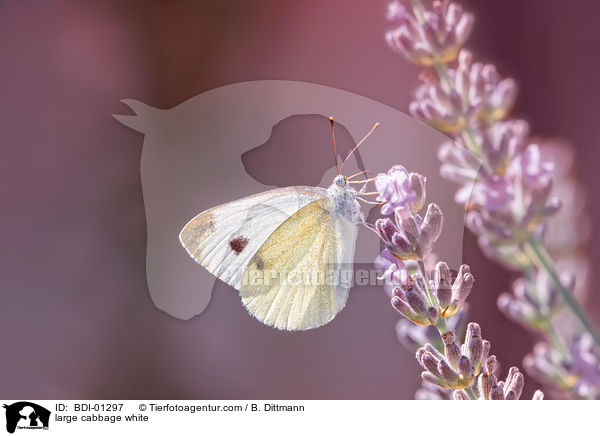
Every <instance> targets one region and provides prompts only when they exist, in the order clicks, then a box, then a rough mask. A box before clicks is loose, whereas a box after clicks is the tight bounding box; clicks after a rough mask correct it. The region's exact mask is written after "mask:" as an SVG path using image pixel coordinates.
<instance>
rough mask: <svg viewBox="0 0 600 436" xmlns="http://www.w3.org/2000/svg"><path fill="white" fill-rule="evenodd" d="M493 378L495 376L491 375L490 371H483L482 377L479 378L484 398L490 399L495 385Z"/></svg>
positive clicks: (480, 389)
mask: <svg viewBox="0 0 600 436" xmlns="http://www.w3.org/2000/svg"><path fill="white" fill-rule="evenodd" d="M493 378H494V377H493V376H491V377H490V374H489V373H488V372H484V373H482V374H481V377H480V378H479V392H480V393H481V397H482V398H483V399H484V400H487V399H489V397H490V392H491V391H492V389H493V388H494V387H495V382H494V380H493Z"/></svg>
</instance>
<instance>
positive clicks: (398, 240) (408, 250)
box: [391, 233, 415, 257]
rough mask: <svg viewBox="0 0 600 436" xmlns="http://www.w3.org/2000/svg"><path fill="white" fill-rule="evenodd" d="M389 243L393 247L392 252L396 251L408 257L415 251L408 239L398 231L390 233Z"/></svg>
mask: <svg viewBox="0 0 600 436" xmlns="http://www.w3.org/2000/svg"><path fill="white" fill-rule="evenodd" d="M391 244H392V246H393V248H394V252H397V253H398V254H399V255H400V256H406V257H409V256H410V255H411V254H413V253H414V251H415V249H414V248H413V246H412V245H411V243H410V242H409V241H408V239H406V238H405V237H404V236H403V235H401V234H400V233H394V235H392V240H391Z"/></svg>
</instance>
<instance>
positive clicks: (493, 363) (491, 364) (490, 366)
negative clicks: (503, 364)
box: [485, 354, 498, 374]
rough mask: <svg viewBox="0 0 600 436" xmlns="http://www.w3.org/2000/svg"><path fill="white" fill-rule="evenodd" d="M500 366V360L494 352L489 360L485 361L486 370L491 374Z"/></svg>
mask: <svg viewBox="0 0 600 436" xmlns="http://www.w3.org/2000/svg"><path fill="white" fill-rule="evenodd" d="M497 367H498V361H497V359H496V356H494V355H493V354H492V355H491V356H490V357H488V358H487V360H486V361H485V370H486V371H487V372H489V373H490V374H494V373H495V371H496V368H497Z"/></svg>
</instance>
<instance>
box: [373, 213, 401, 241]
mask: <svg viewBox="0 0 600 436" xmlns="http://www.w3.org/2000/svg"><path fill="white" fill-rule="evenodd" d="M375 228H376V229H377V233H379V235H381V237H382V238H383V239H384V240H385V241H386V242H388V243H391V241H392V236H394V234H395V233H397V232H398V229H397V228H396V226H395V225H394V223H393V221H392V220H391V219H389V218H380V219H378V220H377V221H375Z"/></svg>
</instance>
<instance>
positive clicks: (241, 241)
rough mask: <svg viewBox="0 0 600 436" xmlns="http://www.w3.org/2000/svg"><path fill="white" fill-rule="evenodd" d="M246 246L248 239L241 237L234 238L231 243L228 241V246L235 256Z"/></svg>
mask: <svg viewBox="0 0 600 436" xmlns="http://www.w3.org/2000/svg"><path fill="white" fill-rule="evenodd" d="M246 245H248V239H246V238H244V237H243V236H238V237H237V238H234V239H232V240H231V241H229V246H230V247H231V249H232V250H233V251H235V254H236V255H238V254H240V253H241V252H242V251H244V248H246Z"/></svg>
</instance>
